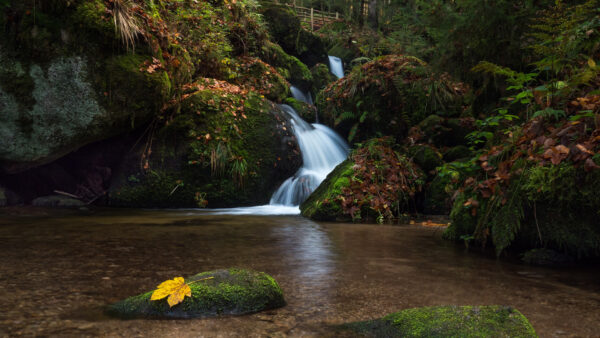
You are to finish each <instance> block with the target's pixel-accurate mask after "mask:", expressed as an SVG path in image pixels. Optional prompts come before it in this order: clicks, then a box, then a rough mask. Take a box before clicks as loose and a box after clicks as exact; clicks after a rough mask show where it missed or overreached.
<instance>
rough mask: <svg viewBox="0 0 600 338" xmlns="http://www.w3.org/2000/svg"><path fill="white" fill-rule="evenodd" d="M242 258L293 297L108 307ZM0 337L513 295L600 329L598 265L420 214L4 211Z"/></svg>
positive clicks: (536, 318) (548, 318)
mask: <svg viewBox="0 0 600 338" xmlns="http://www.w3.org/2000/svg"><path fill="white" fill-rule="evenodd" d="M232 266H235V267H243V268H252V269H256V270H260V271H265V272H267V273H269V274H271V275H272V276H274V277H275V278H276V279H277V280H278V282H279V283H280V285H281V287H282V289H283V291H284V293H285V295H286V300H287V301H288V305H287V306H286V307H284V308H281V309H276V310H272V311H267V312H262V313H258V314H254V315H248V316H242V317H229V318H219V319H201V320H133V321H121V320H117V319H112V318H107V317H105V316H104V315H103V313H102V309H103V307H104V306H105V305H107V304H110V303H112V302H115V301H117V300H120V299H122V298H125V297H128V296H131V295H135V294H137V293H140V292H143V291H148V290H151V289H153V288H154V287H155V286H156V285H157V284H158V283H160V282H162V281H163V280H166V279H169V278H172V277H175V276H188V275H193V274H195V273H197V272H201V271H206V270H212V269H218V268H226V267H232ZM0 269H1V270H0V299H2V300H3V301H2V302H1V303H0V336H13V335H19V334H21V335H47V336H54V335H62V336H85V335H87V336H98V335H100V336H128V337H130V336H149V337H150V336H177V337H185V336H196V337H197V336H206V337H229V336H290V335H291V336H323V335H335V334H336V333H335V332H336V331H335V329H334V327H335V325H337V324H341V323H345V322H350V321H357V320H366V319H371V318H376V317H380V316H382V315H385V314H387V313H390V312H394V311H398V310H402V309H405V308H411V307H419V306H431V305H445V304H457V305H488V304H503V305H511V306H514V307H516V308H517V309H519V310H520V311H521V312H523V313H524V314H525V315H526V316H527V317H528V318H529V319H530V320H531V322H532V324H533V326H534V327H535V328H536V330H537V331H538V333H539V334H540V336H542V337H552V336H584V337H588V336H598V334H599V333H600V321H599V319H600V273H599V271H598V267H589V268H585V269H582V268H577V269H575V268H570V269H560V270H552V269H543V268H534V267H528V266H524V265H520V264H514V263H508V262H501V261H497V260H494V259H490V258H487V257H483V256H480V255H477V254H473V253H466V252H465V251H464V249H462V248H460V247H456V246H454V245H453V244H450V243H447V242H445V241H443V240H441V239H440V230H436V229H431V228H422V227H415V226H376V225H352V224H328V223H315V222H312V221H309V220H307V219H304V218H302V217H299V216H248V215H215V214H207V213H202V212H197V211H139V210H117V211H114V210H108V211H94V212H89V213H87V214H85V215H81V214H80V215H77V214H64V212H63V214H62V215H60V214H57V212H55V211H53V212H48V213H46V214H45V213H44V212H37V216H24V215H20V216H15V215H6V214H5V215H0Z"/></svg>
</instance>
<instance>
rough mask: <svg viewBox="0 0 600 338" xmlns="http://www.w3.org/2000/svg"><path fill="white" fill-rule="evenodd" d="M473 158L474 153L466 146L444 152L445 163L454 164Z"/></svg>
mask: <svg viewBox="0 0 600 338" xmlns="http://www.w3.org/2000/svg"><path fill="white" fill-rule="evenodd" d="M472 156H473V152H472V151H471V150H470V149H469V148H468V147H467V146H464V145H460V146H456V147H452V148H450V149H448V150H446V151H445V152H444V161H446V162H452V161H459V160H465V159H469V158H471V157H472Z"/></svg>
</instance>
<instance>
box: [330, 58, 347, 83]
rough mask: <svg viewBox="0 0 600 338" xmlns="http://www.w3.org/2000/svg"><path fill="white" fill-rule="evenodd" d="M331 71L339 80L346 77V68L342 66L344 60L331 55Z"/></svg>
mask: <svg viewBox="0 0 600 338" xmlns="http://www.w3.org/2000/svg"><path fill="white" fill-rule="evenodd" d="M329 69H330V70H331V73H332V74H333V75H335V76H336V77H337V78H338V79H341V78H343V77H344V66H343V64H342V59H340V58H339V57H337V56H332V55H329Z"/></svg>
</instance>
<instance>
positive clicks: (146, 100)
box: [0, 1, 171, 173]
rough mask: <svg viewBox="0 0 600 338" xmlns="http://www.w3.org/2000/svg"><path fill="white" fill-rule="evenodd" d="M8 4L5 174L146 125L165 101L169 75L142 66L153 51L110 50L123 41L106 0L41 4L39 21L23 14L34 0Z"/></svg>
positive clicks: (0, 119)
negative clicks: (112, 25)
mask: <svg viewBox="0 0 600 338" xmlns="http://www.w3.org/2000/svg"><path fill="white" fill-rule="evenodd" d="M11 6H12V7H11V11H12V12H13V14H14V16H11V17H8V19H7V20H9V23H7V25H6V26H5V27H6V32H5V34H3V35H2V37H1V38H0V110H1V111H2V112H3V113H2V114H1V115H0V163H1V167H2V168H3V169H4V170H5V171H7V172H9V173H13V172H18V171H22V170H25V169H28V168H31V167H35V166H39V165H41V164H45V163H48V162H51V161H53V160H55V159H57V158H59V157H62V156H63V155H65V154H67V153H69V152H71V151H74V150H76V149H78V148H80V147H82V146H84V145H86V144H88V143H91V142H94V141H98V140H101V139H106V138H109V137H111V136H115V135H117V134H119V133H123V132H126V131H128V130H131V129H133V128H135V127H137V126H141V125H143V124H145V123H147V122H148V121H149V120H150V119H151V118H152V117H153V116H154V115H155V114H156V113H157V112H158V111H159V110H160V109H161V108H162V106H163V104H164V103H165V102H166V101H167V98H168V94H169V92H170V90H171V82H170V79H169V76H168V75H167V73H166V72H165V71H162V70H157V71H155V72H152V73H150V72H144V71H141V68H143V67H144V64H145V63H146V62H150V61H151V60H152V57H151V56H150V55H149V53H148V51H146V50H144V49H140V50H138V54H132V53H126V51H125V50H122V51H119V50H118V49H117V50H115V49H114V48H110V47H107V45H111V44H117V45H119V44H120V42H119V41H118V39H117V38H116V37H115V33H114V28H113V29H112V30H110V33H109V31H107V24H106V22H105V20H104V19H105V15H106V12H107V8H106V6H105V5H104V3H103V2H102V1H93V2H86V3H82V2H76V3H75V4H72V5H70V6H67V5H65V4H57V5H56V6H49V5H43V6H40V8H38V9H37V11H36V18H37V19H36V20H35V21H33V20H31V17H32V15H29V16H28V15H25V14H23V13H25V12H26V11H27V10H29V9H28V7H27V6H29V5H26V4H20V3H17V2H13V3H12V5H11ZM5 15H8V14H6V13H4V12H3V13H2V16H5ZM20 15H23V16H20ZM19 18H21V19H20V20H19ZM82 18H85V20H83V19H82ZM101 18H104V19H101ZM108 26H110V25H108Z"/></svg>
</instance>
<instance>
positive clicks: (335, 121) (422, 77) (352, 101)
mask: <svg viewBox="0 0 600 338" xmlns="http://www.w3.org/2000/svg"><path fill="white" fill-rule="evenodd" d="M461 88H462V87H461V86H459V85H458V84H456V83H454V82H453V81H452V80H451V79H450V78H448V77H447V76H445V75H439V74H436V73H434V72H433V71H432V70H431V68H430V67H429V66H428V65H427V64H426V63H425V62H423V61H421V60H419V59H417V58H414V57H407V56H402V55H387V56H383V57H379V58H376V59H374V60H373V61H371V62H368V63H366V64H364V65H362V66H360V67H355V68H354V69H352V71H351V72H350V73H348V74H347V75H346V76H345V77H343V78H341V79H339V80H337V81H336V82H333V83H331V84H330V85H328V86H327V87H326V88H325V89H324V90H322V91H321V92H320V93H319V94H318V95H317V100H316V105H317V107H318V108H319V112H321V113H322V115H323V119H324V121H325V122H326V123H327V124H329V125H333V126H334V127H335V129H336V130H337V131H338V132H339V133H340V134H342V135H346V136H348V139H349V140H351V141H356V142H360V141H362V140H366V139H369V138H373V137H380V136H382V135H391V136H393V137H395V138H396V139H397V140H402V139H404V138H405V137H406V136H407V134H408V131H409V129H410V128H411V127H412V126H415V125H417V124H418V123H420V122H421V121H422V120H424V119H425V118H426V117H428V116H430V115H432V114H434V113H436V112H438V111H440V110H447V111H450V110H452V111H457V110H460V109H462V100H463V91H462V89H461Z"/></svg>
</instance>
